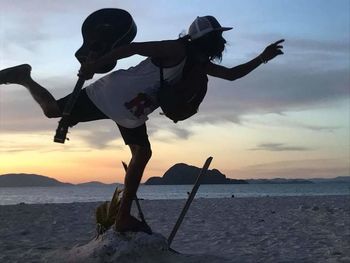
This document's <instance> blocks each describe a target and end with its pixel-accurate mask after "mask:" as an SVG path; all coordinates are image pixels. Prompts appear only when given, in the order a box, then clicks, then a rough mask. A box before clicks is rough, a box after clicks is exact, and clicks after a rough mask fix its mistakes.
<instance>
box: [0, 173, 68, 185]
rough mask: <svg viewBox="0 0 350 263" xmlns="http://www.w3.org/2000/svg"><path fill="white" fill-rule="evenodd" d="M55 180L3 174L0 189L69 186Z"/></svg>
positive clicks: (33, 175)
mask: <svg viewBox="0 0 350 263" xmlns="http://www.w3.org/2000/svg"><path fill="white" fill-rule="evenodd" d="M71 185H72V184H69V183H62V182H60V181H58V180H56V179H53V178H50V177H46V176H43V175H37V174H3V175H0V187H26V186H71Z"/></svg>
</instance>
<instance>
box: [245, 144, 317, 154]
mask: <svg viewBox="0 0 350 263" xmlns="http://www.w3.org/2000/svg"><path fill="white" fill-rule="evenodd" d="M250 150H252V151H271V152H286V151H288V152H289V151H310V150H311V149H310V148H307V147H303V146H289V145H285V144H284V143H261V144H259V145H257V147H256V148H253V149H250Z"/></svg>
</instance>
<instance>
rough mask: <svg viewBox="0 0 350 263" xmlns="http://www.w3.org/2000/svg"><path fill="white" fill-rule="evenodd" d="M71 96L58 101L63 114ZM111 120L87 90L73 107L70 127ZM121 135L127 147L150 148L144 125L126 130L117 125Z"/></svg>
mask: <svg viewBox="0 0 350 263" xmlns="http://www.w3.org/2000/svg"><path fill="white" fill-rule="evenodd" d="M70 96H71V94H69V95H67V96H66V97H63V98H61V99H59V100H57V104H58V107H59V108H60V110H61V112H63V109H64V106H65V105H66V103H67V102H68V100H69V98H70ZM103 119H109V117H108V116H106V115H105V114H104V113H103V112H101V111H100V110H99V109H98V108H97V107H96V106H95V104H94V103H93V102H92V101H91V100H90V99H89V97H88V95H87V94H86V91H85V89H83V90H81V92H80V94H79V97H78V99H77V101H76V103H75V105H74V107H73V110H72V112H71V115H70V125H69V126H70V127H73V126H75V125H77V124H78V123H79V122H88V121H96V120H103ZM116 124H117V126H118V128H119V130H120V134H121V135H122V137H123V140H124V142H125V144H127V145H133V144H136V145H140V146H150V142H149V140H148V135H147V128H146V125H145V124H143V125H141V126H139V127H136V128H125V127H123V126H120V125H119V124H118V123H116Z"/></svg>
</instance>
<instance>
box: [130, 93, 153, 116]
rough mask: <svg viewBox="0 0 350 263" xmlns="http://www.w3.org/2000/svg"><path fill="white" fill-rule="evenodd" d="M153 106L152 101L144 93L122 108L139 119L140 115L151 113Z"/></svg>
mask: <svg viewBox="0 0 350 263" xmlns="http://www.w3.org/2000/svg"><path fill="white" fill-rule="evenodd" d="M153 104H154V103H153V102H152V100H151V99H150V98H149V97H148V96H147V95H146V94H145V93H139V94H137V96H136V97H135V98H133V99H132V100H130V101H129V102H125V103H124V106H125V107H126V108H127V109H128V110H129V111H130V112H131V113H132V114H134V115H135V116H136V117H137V118H139V117H140V116H142V115H147V114H148V113H150V112H152V109H153V107H154V105H153Z"/></svg>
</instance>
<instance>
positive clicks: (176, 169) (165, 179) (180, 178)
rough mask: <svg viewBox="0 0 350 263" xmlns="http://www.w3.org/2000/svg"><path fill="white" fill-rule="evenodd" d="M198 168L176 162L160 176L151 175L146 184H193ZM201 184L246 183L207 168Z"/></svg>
mask: <svg viewBox="0 0 350 263" xmlns="http://www.w3.org/2000/svg"><path fill="white" fill-rule="evenodd" d="M200 170H201V169H200V168H198V167H195V166H190V165H187V164H184V163H178V164H175V165H174V166H172V167H171V168H170V169H169V170H167V171H166V172H165V174H164V175H163V176H162V177H151V178H149V179H148V180H147V181H146V182H145V184H146V185H184V184H194V183H195V181H196V178H197V175H198V174H199V172H200ZM202 184H247V182H246V181H244V180H235V179H229V178H226V176H225V175H224V174H222V173H221V172H220V171H219V170H217V169H213V170H208V172H207V174H206V175H205V176H204V177H203V179H202Z"/></svg>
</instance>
